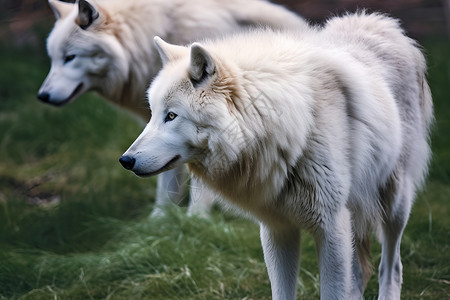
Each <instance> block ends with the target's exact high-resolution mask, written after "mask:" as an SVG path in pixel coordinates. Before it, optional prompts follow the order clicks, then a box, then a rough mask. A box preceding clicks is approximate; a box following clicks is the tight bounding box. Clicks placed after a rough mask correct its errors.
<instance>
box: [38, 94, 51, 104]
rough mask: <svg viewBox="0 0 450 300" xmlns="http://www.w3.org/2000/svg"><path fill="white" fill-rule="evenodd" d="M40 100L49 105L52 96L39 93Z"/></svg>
mask: <svg viewBox="0 0 450 300" xmlns="http://www.w3.org/2000/svg"><path fill="white" fill-rule="evenodd" d="M37 97H38V99H39V100H41V101H42V102H45V103H47V102H48V101H49V100H50V94H49V93H45V92H44V93H39V94H38V95H37Z"/></svg>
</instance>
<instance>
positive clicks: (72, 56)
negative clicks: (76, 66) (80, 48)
mask: <svg viewBox="0 0 450 300" xmlns="http://www.w3.org/2000/svg"><path fill="white" fill-rule="evenodd" d="M74 58H75V55H67V56H66V57H64V63H65V64H67V63H68V62H69V61H72V60H73V59H74Z"/></svg>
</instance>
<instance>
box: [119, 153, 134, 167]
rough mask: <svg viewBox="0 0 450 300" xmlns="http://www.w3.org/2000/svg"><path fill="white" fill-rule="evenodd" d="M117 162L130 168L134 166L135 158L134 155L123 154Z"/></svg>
mask: <svg viewBox="0 0 450 300" xmlns="http://www.w3.org/2000/svg"><path fill="white" fill-rule="evenodd" d="M119 162H120V163H121V164H122V166H123V167H124V168H125V169H127V170H131V169H133V167H134V164H135V162H136V159H135V158H134V157H131V156H126V155H124V156H122V157H121V158H120V159H119Z"/></svg>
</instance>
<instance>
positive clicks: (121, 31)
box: [38, 0, 307, 214]
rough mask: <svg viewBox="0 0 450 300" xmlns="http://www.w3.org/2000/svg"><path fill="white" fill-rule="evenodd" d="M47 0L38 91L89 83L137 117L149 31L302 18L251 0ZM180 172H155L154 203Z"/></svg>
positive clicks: (167, 33)
mask: <svg viewBox="0 0 450 300" xmlns="http://www.w3.org/2000/svg"><path fill="white" fill-rule="evenodd" d="M49 4H50V6H51V8H52V9H53V11H54V13H55V16H56V19H57V21H56V23H55V26H54V28H53V30H52V32H51V34H50V36H49V38H48V44H47V48H48V54H49V56H50V58H51V69H50V72H49V74H48V76H47V78H46V80H45V82H44V83H43V84H42V87H41V88H40V90H39V93H38V98H39V99H41V100H42V101H43V102H46V103H49V104H52V105H56V106H61V105H64V104H67V103H69V102H71V101H74V100H75V99H77V98H78V97H79V96H80V95H82V94H83V93H85V92H86V91H89V90H94V91H97V92H98V93H100V95H102V96H103V97H104V98H106V99H107V100H109V101H111V102H113V103H115V104H117V105H119V106H121V107H123V108H125V109H128V110H130V111H132V112H133V113H135V114H136V115H137V116H139V117H141V120H143V121H144V122H147V121H148V119H149V117H150V111H149V110H148V105H147V104H146V99H145V91H146V89H147V87H148V84H149V83H150V81H151V80H152V79H153V78H154V77H155V76H156V74H157V72H158V71H159V69H160V67H161V62H160V58H159V55H158V52H157V51H156V49H155V48H154V47H153V42H152V39H153V37H154V36H155V35H159V36H161V37H163V38H165V39H166V40H167V41H169V42H172V43H177V44H185V43H188V42H192V41H194V40H196V39H199V38H204V37H211V36H215V35H220V34H227V33H230V32H233V31H237V30H240V29H242V28H244V27H248V26H252V25H254V26H257V25H264V26H270V27H272V28H279V29H282V28H301V27H304V26H307V25H306V22H305V21H304V20H303V19H302V18H301V17H299V16H297V15H295V14H294V13H292V12H290V11H288V10H286V9H284V8H283V7H281V6H278V5H275V4H271V3H269V2H265V1H259V0H245V1H244V0H229V1H221V0H190V1H187V0H174V1H163V0H134V1H117V0H115V1H114V0H109V1H93V0H89V1H86V0H80V1H78V3H77V4H71V3H66V2H61V1H57V0H49ZM150 45H151V46H150ZM184 176H185V173H184V172H183V168H179V169H178V170H174V171H169V172H168V173H166V174H163V175H161V176H160V177H159V180H158V190H157V199H156V204H157V207H158V206H161V205H164V204H166V203H168V202H170V200H169V198H174V199H172V200H174V201H175V202H177V201H179V200H178V199H177V198H178V197H179V195H182V192H181V191H182V190H183V189H182V185H180V184H179V183H183V182H184V181H185V178H184ZM192 192H195V190H193V191H192ZM201 195H203V197H201ZM212 197H213V196H212V195H210V194H209V193H206V192H205V193H202V194H201V193H197V194H195V195H192V198H199V200H198V201H194V202H191V203H194V204H197V205H194V206H192V205H191V207H190V211H191V212H195V211H197V210H198V211H202V210H203V209H206V208H207V207H208V206H209V205H210V204H211V201H209V199H211V198H212ZM203 206H205V208H203ZM159 212H161V211H159V210H155V211H154V214H159Z"/></svg>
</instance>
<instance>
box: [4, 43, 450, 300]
mask: <svg viewBox="0 0 450 300" xmlns="http://www.w3.org/2000/svg"><path fill="white" fill-rule="evenodd" d="M425 48H426V53H427V56H428V59H429V64H430V70H429V80H430V85H431V87H432V90H433V94H434V101H435V110H436V120H437V121H436V126H435V130H434V131H433V138H432V144H433V152H434V157H433V162H432V164H431V171H430V176H429V179H428V182H427V185H426V189H425V190H424V191H423V192H422V193H421V194H420V195H419V196H418V198H417V201H416V204H415V206H414V208H413V211H412V215H411V219H410V222H409V224H408V227H407V229H406V232H405V235H404V237H403V244H402V257H403V265H404V269H403V270H404V285H403V299H450V218H449V198H450V147H449V145H450V143H449V132H450V54H449V53H450V44H449V43H448V42H442V41H430V42H428V43H425ZM40 49H41V50H36V49H26V48H21V49H8V48H6V47H5V46H2V47H0V70H1V71H0V299H270V286H269V281H268V277H267V274H266V269H265V265H264V262H263V256H262V250H261V246H260V242H259V231H258V227H257V226H256V225H255V224H254V223H252V222H250V221H247V220H243V219H240V218H235V217H232V216H230V215H225V214H223V213H221V212H220V211H218V210H216V211H214V213H213V216H212V218H211V219H209V220H203V219H196V218H187V217H186V216H185V210H186V209H185V208H174V209H173V210H172V211H170V213H169V215H168V216H167V217H166V218H162V219H159V220H151V219H149V218H148V214H149V212H150V211H151V208H152V203H153V199H154V195H155V179H153V178H152V179H139V178H137V177H136V176H134V175H133V174H131V172H128V171H125V170H124V169H123V168H121V167H120V165H119V163H118V162H117V159H118V158H119V156H120V155H121V154H122V153H123V151H124V150H125V149H126V148H127V147H128V146H129V145H130V143H131V142H132V141H133V140H134V138H135V137H136V136H137V135H138V134H139V133H140V130H141V128H140V126H139V125H138V124H137V122H136V121H135V120H134V119H133V118H132V117H130V116H129V115H127V114H125V113H123V112H120V111H118V110H116V109H115V108H113V107H111V106H109V105H107V104H106V102H104V101H102V100H101V99H100V98H99V97H98V96H96V95H95V94H88V95H85V96H83V97H82V98H81V99H79V100H78V101H76V102H75V103H73V104H70V105H69V106H67V107H65V108H53V107H49V106H46V105H43V104H41V103H39V102H38V101H37V100H36V99H35V94H36V92H37V90H38V88H39V86H40V84H41V82H42V80H43V79H44V77H45V74H46V72H47V70H48V67H49V66H48V59H47V58H46V55H45V52H44V49H43V47H41V48H40ZM379 251H380V247H379V245H378V244H377V243H376V241H375V240H374V242H373V247H372V254H373V263H374V265H377V264H378V262H379V259H380V253H379ZM301 266H302V268H301V271H300V276H299V279H298V283H299V284H298V297H299V298H302V299H317V298H318V297H319V292H318V291H319V276H318V268H317V259H316V253H315V247H314V243H313V241H312V239H311V237H310V236H309V235H307V234H304V235H303V236H302V263H301ZM376 295H377V278H376V276H373V277H372V278H371V281H370V282H369V285H368V288H367V292H366V294H365V297H366V299H375V298H376Z"/></svg>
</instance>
